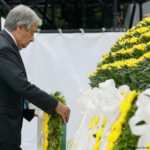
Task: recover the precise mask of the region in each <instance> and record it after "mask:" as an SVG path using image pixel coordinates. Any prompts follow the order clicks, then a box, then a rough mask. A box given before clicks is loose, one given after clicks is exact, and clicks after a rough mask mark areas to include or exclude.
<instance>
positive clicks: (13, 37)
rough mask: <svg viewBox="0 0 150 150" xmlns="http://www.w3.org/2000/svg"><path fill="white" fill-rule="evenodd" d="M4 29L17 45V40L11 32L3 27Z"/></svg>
mask: <svg viewBox="0 0 150 150" xmlns="http://www.w3.org/2000/svg"><path fill="white" fill-rule="evenodd" d="M4 30H5V31H6V32H7V33H8V34H9V35H10V36H11V37H12V39H13V40H14V42H15V44H16V46H17V41H16V39H15V37H14V36H13V35H12V34H11V32H10V31H8V30H7V29H6V28H4Z"/></svg>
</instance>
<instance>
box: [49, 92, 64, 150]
mask: <svg viewBox="0 0 150 150" xmlns="http://www.w3.org/2000/svg"><path fill="white" fill-rule="evenodd" d="M52 96H53V97H54V98H55V99H56V100H58V101H60V102H62V103H64V104H65V100H64V97H63V96H62V95H61V93H60V92H56V93H54V94H52ZM62 124H63V121H62V117H61V116H60V115H58V114H57V113H56V112H54V113H53V115H52V116H51V118H50V121H49V146H48V150H60V147H61V143H62V134H63V132H62Z"/></svg>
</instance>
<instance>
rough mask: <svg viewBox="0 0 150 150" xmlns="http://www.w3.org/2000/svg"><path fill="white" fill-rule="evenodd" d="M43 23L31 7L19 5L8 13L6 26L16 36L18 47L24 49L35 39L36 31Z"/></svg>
mask: <svg viewBox="0 0 150 150" xmlns="http://www.w3.org/2000/svg"><path fill="white" fill-rule="evenodd" d="M41 25H42V21H41V19H40V18H39V17H38V16H37V14H36V13H35V12H34V11H33V10H32V9H31V8H29V7H27V6H25V5H18V6H16V7H15V8H13V9H12V10H11V11H10V12H9V14H8V15H7V17H6V20H5V25H4V27H5V28H6V29H7V30H9V31H10V32H11V33H12V34H13V36H14V37H15V39H16V41H17V47H18V48H19V49H22V48H25V47H26V46H27V45H28V44H29V43H30V42H33V41H34V33H35V32H37V30H38V27H40V26H41Z"/></svg>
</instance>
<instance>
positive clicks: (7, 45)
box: [0, 30, 58, 145]
mask: <svg viewBox="0 0 150 150" xmlns="http://www.w3.org/2000/svg"><path fill="white" fill-rule="evenodd" d="M31 63H32V62H31ZM24 99H27V100H28V101H29V102H31V103H33V104H34V105H36V106H38V107H39V108H41V109H42V110H43V111H45V112H47V113H49V114H52V113H53V111H54V109H55V108H56V106H57V104H58V102H57V101H56V100H55V99H54V98H53V97H51V96H49V95H48V94H47V93H45V92H44V91H42V90H41V89H39V88H38V87H36V86H35V85H33V84H31V83H30V82H28V80H27V75H26V71H25V67H24V64H23V62H22V58H21V56H20V53H19V50H18V49H17V47H16V45H15V42H14V41H13V39H12V38H11V37H10V35H9V34H8V33H7V32H6V31H4V30H3V31H1V32H0V143H9V144H16V145H20V143H21V127H22V118H23V114H24V115H25V116H26V118H27V119H28V120H30V119H31V118H32V115H31V114H32V113H30V112H29V111H27V112H26V111H24V110H23V100H24Z"/></svg>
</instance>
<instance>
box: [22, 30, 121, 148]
mask: <svg viewBox="0 0 150 150" xmlns="http://www.w3.org/2000/svg"><path fill="white" fill-rule="evenodd" d="M122 34H123V33H121V32H119V33H117V32H115V33H112V32H111V33H84V34H81V33H69V34H65V33H62V34H59V33H58V34H57V33H52V34H50V33H49V34H43V33H42V34H38V35H36V37H35V42H34V43H31V44H30V45H29V46H28V48H27V49H25V50H22V51H21V54H22V57H23V61H24V63H25V67H26V70H27V74H28V78H29V79H30V81H31V82H32V83H34V84H36V85H37V86H39V87H40V88H41V89H43V90H45V91H46V92H48V93H52V92H55V91H61V92H62V94H63V95H64V96H65V98H66V101H67V104H68V105H69V106H70V108H71V116H70V121H69V123H68V125H67V141H68V140H69V139H70V138H72V137H73V134H74V131H75V128H76V127H77V124H78V123H79V120H80V117H81V116H80V113H79V110H78V108H77V107H76V100H77V99H78V97H79V90H80V89H84V88H87V87H89V80H88V78H87V75H88V74H90V73H91V72H93V71H95V69H96V65H97V63H98V62H99V61H100V58H101V56H102V55H103V54H105V53H107V52H108V51H109V49H110V47H111V46H112V45H113V44H114V43H115V41H116V40H117V39H118V37H120V36H121V35H122ZM36 142H37V119H36V118H34V120H33V121H32V122H31V123H28V122H27V121H24V125H23V139H22V148H23V150H33V149H34V150H36V149H37V145H36Z"/></svg>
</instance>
